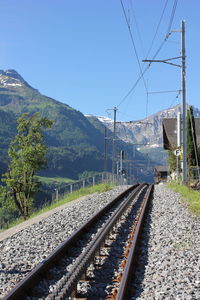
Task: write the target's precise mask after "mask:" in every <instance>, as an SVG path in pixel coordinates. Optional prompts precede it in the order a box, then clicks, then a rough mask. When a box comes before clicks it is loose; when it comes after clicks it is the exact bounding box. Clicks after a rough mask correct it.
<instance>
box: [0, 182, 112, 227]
mask: <svg viewBox="0 0 200 300" xmlns="http://www.w3.org/2000/svg"><path fill="white" fill-rule="evenodd" d="M113 187H114V184H112V183H110V184H109V183H105V184H98V185H95V186H91V187H86V188H81V189H80V190H77V191H74V192H72V193H70V194H68V195H66V196H65V197H64V198H63V199H60V200H59V201H57V202H56V201H55V202H53V203H51V204H50V205H48V206H44V207H43V208H41V209H39V210H38V211H35V212H34V213H32V214H31V215H30V217H29V219H31V218H34V217H36V216H39V215H41V214H43V213H45V212H47V211H49V210H52V209H54V208H56V207H59V206H61V205H63V204H66V203H68V202H70V201H73V200H76V199H78V198H80V197H83V196H87V195H90V194H94V193H103V192H106V191H109V190H111V189H112V188H113ZM22 222H24V218H22V217H20V218H18V219H16V220H15V221H13V222H11V223H10V224H7V226H6V227H3V228H2V229H1V230H0V232H1V231H4V230H5V229H8V228H11V227H14V226H16V225H18V224H20V223H22Z"/></svg>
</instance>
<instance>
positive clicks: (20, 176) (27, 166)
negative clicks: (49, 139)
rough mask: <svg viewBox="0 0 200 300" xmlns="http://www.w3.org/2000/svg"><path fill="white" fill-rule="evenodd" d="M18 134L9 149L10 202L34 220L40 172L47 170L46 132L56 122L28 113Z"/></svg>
mask: <svg viewBox="0 0 200 300" xmlns="http://www.w3.org/2000/svg"><path fill="white" fill-rule="evenodd" d="M17 125H18V126H17V130H18V133H17V135H16V136H15V138H14V140H13V141H12V142H11V144H10V146H9V149H8V156H9V158H10V162H9V166H8V172H7V173H5V174H4V179H2V181H3V182H5V184H6V186H5V188H6V197H5V199H7V201H11V202H14V204H15V206H16V208H17V209H18V210H19V211H20V213H21V215H22V216H23V217H24V219H27V218H28V217H29V216H30V211H31V207H32V203H33V197H34V195H35V193H36V191H37V190H38V187H39V181H38V179H37V177H36V176H35V174H36V172H37V171H38V170H40V169H41V168H45V167H46V166H47V159H46V157H45V155H46V151H47V147H46V146H45V145H44V141H43V139H44V138H43V134H42V128H50V127H51V125H52V121H50V120H48V119H46V118H44V117H40V116H39V113H35V114H34V115H29V114H28V113H24V114H23V115H22V116H21V117H20V118H19V119H18V120H17Z"/></svg>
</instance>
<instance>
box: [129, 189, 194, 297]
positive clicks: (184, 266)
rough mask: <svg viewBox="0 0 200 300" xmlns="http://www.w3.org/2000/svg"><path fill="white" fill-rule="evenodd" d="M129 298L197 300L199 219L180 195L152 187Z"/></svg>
mask: <svg viewBox="0 0 200 300" xmlns="http://www.w3.org/2000/svg"><path fill="white" fill-rule="evenodd" d="M145 231H146V233H145V234H144V236H145V240H144V242H143V245H142V253H143V256H142V257H141V258H140V259H139V261H138V263H139V267H138V268H137V272H136V278H137V279H136V281H135V283H134V289H135V290H136V295H135V297H132V298H131V299H132V300H134V299H137V300H142V299H149V300H150V299H152V300H153V299H154V300H172V299H174V300H190V299H193V300H194V299H195V300H199V299H200V220H199V219H197V217H194V216H192V215H191V213H190V212H189V211H188V210H187V207H186V205H185V204H184V203H183V201H181V200H180V196H179V195H178V194H177V193H175V192H173V191H171V190H170V189H167V188H166V187H165V186H164V185H163V184H160V185H156V186H155V193H154V200H153V204H152V210H151V214H150V216H149V218H148V220H147V222H146V225H145Z"/></svg>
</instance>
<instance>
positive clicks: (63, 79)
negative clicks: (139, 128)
mask: <svg viewBox="0 0 200 300" xmlns="http://www.w3.org/2000/svg"><path fill="white" fill-rule="evenodd" d="M166 3H167V6H166V10H165V13H164V15H163V19H162V22H161V25H160V27H159V30H158V33H157V35H156V38H155V41H154V44H153V47H152V50H151V52H150V54H149V55H148V58H152V57H153V55H154V54H155V53H156V51H157V50H158V48H159V46H160V44H161V43H162V41H163V40H164V38H165V35H166V32H167V30H168V26H169V22H170V17H171V12H172V8H173V5H174V0H168V2H167V1H166V0H123V4H124V8H125V11H126V15H127V18H128V22H129V24H130V28H131V31H132V35H133V39H134V43H135V47H136V49H137V53H138V58H139V61H140V63H141V67H142V68H143V63H142V60H143V59H145V58H146V54H147V51H148V49H149V47H150V45H151V42H152V40H153V37H154V35H155V32H156V28H157V25H158V23H159V20H160V17H161V14H162V11H163V8H164V5H165V4H166ZM0 6H1V10H0V69H4V70H5V69H15V70H16V71H17V72H19V73H20V74H21V75H22V76H23V77H24V79H25V80H26V81H28V83H29V84H30V85H32V86H33V87H34V88H37V89H38V90H39V91H40V92H41V93H42V94H44V95H47V96H50V97H52V98H54V99H56V100H59V101H61V102H64V103H66V104H68V105H70V106H72V107H74V108H75V109H77V110H79V111H81V112H82V113H84V114H94V115H101V116H102V115H105V116H107V112H106V110H107V109H111V108H113V107H114V106H117V107H118V114H117V119H118V120H119V119H120V120H124V121H129V120H137V119H142V118H144V117H145V116H146V113H147V114H148V115H150V114H153V113H155V112H158V111H160V110H162V109H166V108H168V107H171V106H174V105H176V104H178V103H181V95H179V97H178V98H176V96H177V93H167V94H149V96H148V109H146V108H147V93H146V90H145V87H144V83H143V80H141V81H140V82H139V83H138V85H137V87H136V88H135V90H134V92H133V93H132V94H131V95H130V96H129V97H127V98H126V99H125V100H124V101H123V102H122V100H123V98H124V96H125V95H126V94H127V92H128V91H129V90H130V88H131V87H132V86H133V85H134V83H135V82H136V80H137V79H138V77H139V76H140V69H139V66H138V62H137V58H136V54H135V51H134V47H133V45H132V42H131V38H130V35H129V31H128V27H127V24H126V21H125V17H124V14H123V10H122V6H121V3H120V0H17V1H16V0H0ZM199 11H200V1H199V0H179V1H178V4H177V8H176V13H175V17H174V19H173V24H172V29H179V28H180V21H181V20H182V19H184V20H185V22H186V54H187V62H186V64H187V102H188V103H189V104H192V105H194V106H196V107H198V108H200V104H199V84H200V82H199V70H200V66H199V65H200V58H199V53H200V38H199V37H200V31H199V28H200V15H199ZM180 40H181V34H180V33H177V32H176V33H173V34H172V35H171V36H170V38H169V39H168V40H167V41H166V42H165V44H164V46H163V48H162V49H161V51H160V53H159V54H158V56H157V57H156V58H157V59H164V58H171V57H176V56H179V55H180V47H181V43H180ZM177 62H178V61H177ZM144 79H145V81H146V85H147V88H148V91H149V92H152V91H168V90H177V89H181V69H180V68H177V67H173V66H169V65H165V64H162V63H154V64H153V65H152V66H151V68H150V69H149V71H147V72H146V73H145V75H144ZM121 102H122V103H121ZM119 103H121V105H119Z"/></svg>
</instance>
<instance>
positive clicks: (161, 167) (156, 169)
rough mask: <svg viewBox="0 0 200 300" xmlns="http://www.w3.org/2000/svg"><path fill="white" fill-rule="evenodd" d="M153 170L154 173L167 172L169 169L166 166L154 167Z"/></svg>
mask: <svg viewBox="0 0 200 300" xmlns="http://www.w3.org/2000/svg"><path fill="white" fill-rule="evenodd" d="M154 170H155V171H156V172H168V171H169V168H168V166H155V168H154Z"/></svg>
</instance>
